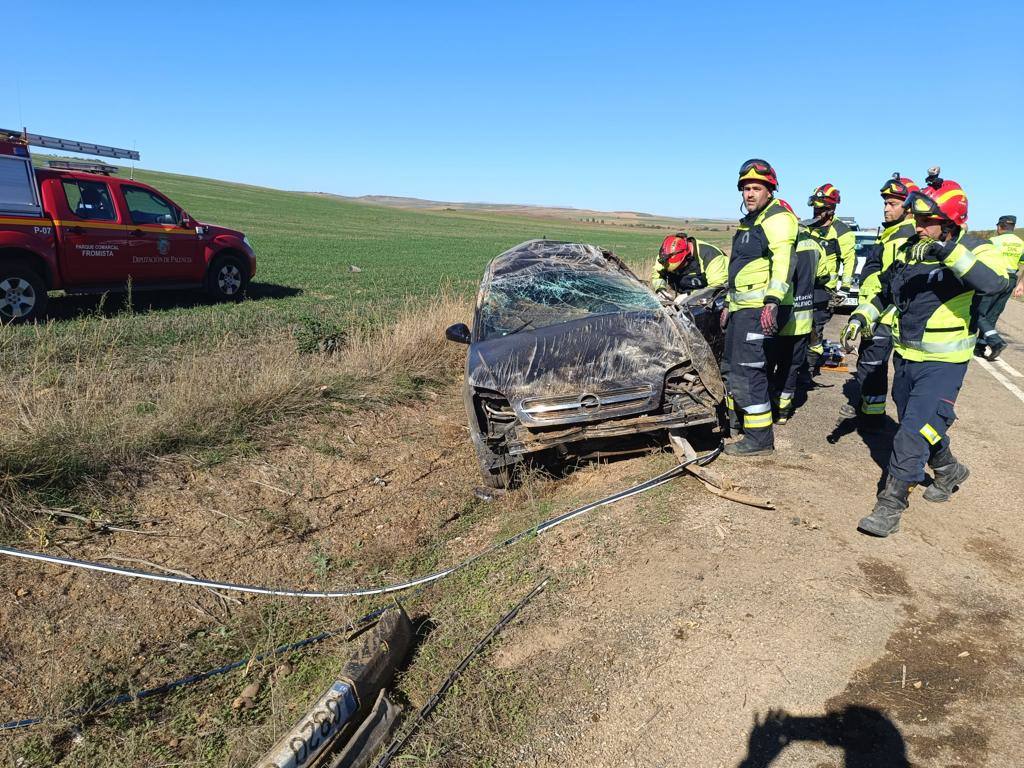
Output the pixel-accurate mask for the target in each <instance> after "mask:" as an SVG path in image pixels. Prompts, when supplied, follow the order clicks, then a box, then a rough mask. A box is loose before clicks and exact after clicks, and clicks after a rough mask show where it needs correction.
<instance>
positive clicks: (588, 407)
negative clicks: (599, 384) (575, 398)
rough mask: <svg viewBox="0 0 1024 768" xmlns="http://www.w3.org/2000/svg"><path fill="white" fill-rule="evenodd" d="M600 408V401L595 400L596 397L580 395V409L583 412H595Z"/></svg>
mask: <svg viewBox="0 0 1024 768" xmlns="http://www.w3.org/2000/svg"><path fill="white" fill-rule="evenodd" d="M600 407H601V401H600V400H599V399H598V398H597V395H591V394H586V395H580V408H582V409H583V410H584V411H596V410H597V409H598V408H600Z"/></svg>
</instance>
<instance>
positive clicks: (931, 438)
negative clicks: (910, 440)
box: [921, 424, 942, 445]
mask: <svg viewBox="0 0 1024 768" xmlns="http://www.w3.org/2000/svg"><path fill="white" fill-rule="evenodd" d="M921 434H922V435H923V436H924V439H925V440H927V441H928V442H929V443H931V444H932V445H935V444H936V443H938V442H939V441H940V440H941V439H942V435H940V434H939V433H938V432H936V431H935V427H933V426H932V425H931V424H925V425H924V426H923V427H921Z"/></svg>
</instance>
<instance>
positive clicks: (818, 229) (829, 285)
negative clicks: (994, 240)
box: [802, 184, 856, 387]
mask: <svg viewBox="0 0 1024 768" xmlns="http://www.w3.org/2000/svg"><path fill="white" fill-rule="evenodd" d="M839 201H840V195H839V190H838V189H836V187H835V185H833V184H822V185H821V186H820V187H818V188H817V189H815V190H814V192H812V193H811V196H810V197H809V198H808V199H807V205H809V206H811V209H812V210H813V211H814V216H813V217H812V218H811V220H810V222H809V223H808V228H809V229H810V231H811V234H812V235H814V236H815V237H816V238H818V240H820V241H821V244H822V245H823V246H824V248H825V259H826V263H827V264H828V265H829V269H830V274H831V276H830V279H829V280H828V281H824V282H823V281H818V282H817V283H815V287H814V328H813V330H812V331H811V341H810V346H809V347H808V351H807V370H806V372H805V373H804V375H803V377H802V380H803V382H802V383H803V384H804V385H805V386H808V387H810V386H813V384H814V382H813V379H814V377H815V376H817V375H818V374H819V373H821V356H822V355H824V354H825V346H824V344H825V326H826V325H828V321H829V320H831V319H832V309H833V307H834V306H836V305H837V304H838V303H840V302H841V301H842V299H843V298H845V294H844V293H843V286H844V285H845V286H849V285H850V283H851V282H853V267H854V262H855V261H856V255H855V253H854V245H855V242H856V238H855V237H854V234H853V230H852V229H850V228H849V227H848V226H847V225H846V224H845V223H843V222H842V221H840V220H839V219H838V218H836V206H838V205H839ZM840 275H841V279H840Z"/></svg>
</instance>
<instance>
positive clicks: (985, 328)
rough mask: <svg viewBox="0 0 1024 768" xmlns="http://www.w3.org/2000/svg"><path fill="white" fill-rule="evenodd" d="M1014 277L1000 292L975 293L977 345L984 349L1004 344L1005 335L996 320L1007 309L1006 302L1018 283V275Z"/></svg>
mask: <svg viewBox="0 0 1024 768" xmlns="http://www.w3.org/2000/svg"><path fill="white" fill-rule="evenodd" d="M1011 277H1012V278H1013V279H1012V280H1011V281H1010V285H1009V286H1007V288H1006V289H1005V290H1003V291H1000V292H999V293H987V294H985V295H983V296H979V295H977V294H975V296H974V305H975V308H976V309H977V313H978V343H977V346H978V347H980V348H981V350H984V348H985V347H992V346H995V345H997V344H1002V343H1004V342H1003V337H1002V336H1000V335H999V331H997V330H996V321H997V320H998V319H999V316H1000V315H1001V314H1003V310H1004V309H1006V302H1007V301H1009V299H1010V295H1011V294H1012V293H1013V289H1014V287H1015V286H1016V285H1017V276H1016V275H1015V274H1014V275H1011Z"/></svg>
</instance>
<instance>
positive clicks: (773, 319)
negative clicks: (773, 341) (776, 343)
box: [761, 304, 779, 336]
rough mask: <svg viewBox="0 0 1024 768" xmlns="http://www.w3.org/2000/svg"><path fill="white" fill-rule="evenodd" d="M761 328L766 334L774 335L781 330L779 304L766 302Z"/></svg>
mask: <svg viewBox="0 0 1024 768" xmlns="http://www.w3.org/2000/svg"><path fill="white" fill-rule="evenodd" d="M761 330H762V331H764V335H765V336H774V335H775V332H776V331H777V330H779V305H778V304H765V305H764V308H763V309H762V310H761Z"/></svg>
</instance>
